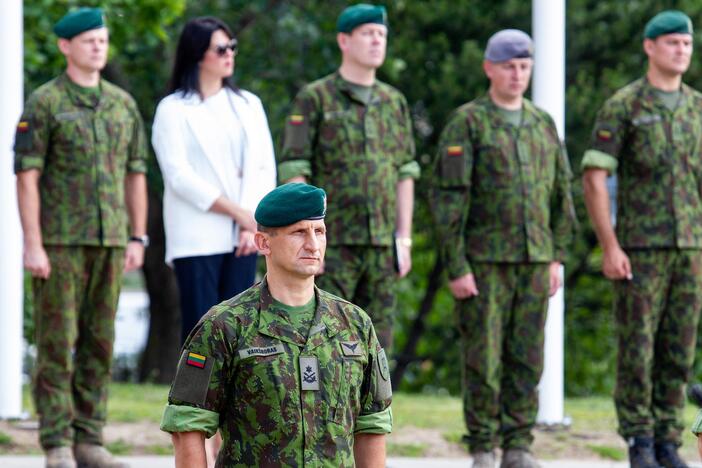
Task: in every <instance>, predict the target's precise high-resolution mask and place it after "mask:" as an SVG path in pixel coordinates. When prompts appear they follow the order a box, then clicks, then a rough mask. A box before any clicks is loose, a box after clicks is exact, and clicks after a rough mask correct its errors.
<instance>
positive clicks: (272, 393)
mask: <svg viewBox="0 0 702 468" xmlns="http://www.w3.org/2000/svg"><path fill="white" fill-rule="evenodd" d="M249 351H253V352H249ZM295 373H296V368H295V365H294V363H293V356H292V355H291V353H290V352H286V351H285V346H284V345H282V344H277V345H271V346H264V347H260V348H248V349H244V350H240V351H239V356H238V359H237V360H236V363H235V366H234V380H235V382H236V383H235V385H233V388H234V389H236V394H234V395H232V398H231V401H232V403H233V404H234V405H235V406H236V408H237V414H248V413H249V412H250V411H251V410H252V409H254V410H256V411H258V410H259V409H264V408H265V413H266V415H267V417H268V418H269V419H270V418H273V420H282V419H281V418H283V414H282V413H283V412H282V408H283V407H285V406H286V405H287V404H288V403H287V402H288V401H289V400H290V399H291V398H295V394H297V395H298V397H299V393H297V392H291V391H290V389H291V388H296V384H295V382H296V381H295V375H296V374H295ZM276 418H277V419H276Z"/></svg>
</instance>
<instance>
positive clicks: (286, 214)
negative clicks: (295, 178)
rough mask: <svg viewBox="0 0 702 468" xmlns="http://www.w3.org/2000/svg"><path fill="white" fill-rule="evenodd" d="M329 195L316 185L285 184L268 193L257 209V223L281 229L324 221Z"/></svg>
mask: <svg viewBox="0 0 702 468" xmlns="http://www.w3.org/2000/svg"><path fill="white" fill-rule="evenodd" d="M326 214H327V194H326V193H325V192H324V190H322V189H321V188H317V187H315V186H314V185H309V184H302V183H299V182H296V183H291V184H284V185H281V186H279V187H276V188H275V189H273V190H271V191H270V192H268V194H267V195H266V196H265V197H263V199H262V200H261V202H260V203H259V204H258V207H256V213H255V215H254V216H255V218H256V222H257V223H258V224H260V225H261V226H265V227H281V226H289V225H291V224H295V223H296V222H298V221H302V220H305V219H324V215H326Z"/></svg>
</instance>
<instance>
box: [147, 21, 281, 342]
mask: <svg viewBox="0 0 702 468" xmlns="http://www.w3.org/2000/svg"><path fill="white" fill-rule="evenodd" d="M236 52H237V42H236V39H235V38H234V36H233V35H232V33H231V31H230V29H229V28H228V27H227V25H226V24H224V23H223V22H222V21H221V20H219V19H217V18H212V17H204V18H195V19H193V20H190V21H189V22H188V23H187V24H186V25H185V27H184V29H183V32H182V33H181V35H180V39H179V41H178V47H177V51H176V58H175V64H174V67H173V75H172V77H171V83H170V89H169V92H170V93H171V94H169V95H168V96H167V97H166V98H164V99H163V100H162V101H161V102H160V103H159V105H158V108H157V109H156V116H155V118H154V125H153V137H152V143H153V146H154V149H155V150H156V157H157V159H158V163H159V166H160V167H161V172H162V174H163V180H164V183H165V191H164V199H163V218H164V224H165V229H166V262H168V263H169V264H172V265H173V266H174V269H175V273H176V277H177V278H178V286H179V289H180V306H181V312H182V316H183V321H182V336H183V340H185V338H186V337H187V335H188V333H189V332H190V330H191V329H192V328H193V327H194V326H195V324H196V323H197V322H198V320H199V319H200V317H201V316H202V315H203V314H204V313H205V312H207V310H208V309H209V308H210V307H212V306H213V305H215V304H218V303H219V302H221V301H223V300H226V299H229V298H230V297H232V296H234V295H236V294H238V293H239V292H241V291H243V290H244V289H246V288H248V287H249V286H251V285H252V284H253V282H254V280H255V273H256V248H255V246H254V244H253V234H254V232H255V230H256V224H255V221H254V219H253V212H254V210H255V208H256V205H258V202H259V201H260V200H261V198H262V197H263V196H264V195H265V194H266V193H268V192H269V191H270V190H272V189H273V188H275V184H276V174H275V158H274V155H273V142H272V140H271V134H270V130H269V128H268V121H267V119H266V114H265V112H264V110H263V106H262V105H261V101H260V99H259V98H258V97H256V96H255V95H254V94H252V93H250V92H248V91H244V90H241V89H237V88H236V87H235V86H234V85H232V83H231V81H230V78H231V76H232V74H233V72H234V57H235V56H236Z"/></svg>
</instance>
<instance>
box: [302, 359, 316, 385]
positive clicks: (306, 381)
mask: <svg viewBox="0 0 702 468" xmlns="http://www.w3.org/2000/svg"><path fill="white" fill-rule="evenodd" d="M300 386H301V388H302V390H313V391H316V390H319V365H318V362H317V356H300Z"/></svg>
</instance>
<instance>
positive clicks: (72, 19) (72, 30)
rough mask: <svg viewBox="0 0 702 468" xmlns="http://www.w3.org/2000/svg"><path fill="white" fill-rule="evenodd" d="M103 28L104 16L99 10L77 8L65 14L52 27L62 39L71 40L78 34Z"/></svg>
mask: <svg viewBox="0 0 702 468" xmlns="http://www.w3.org/2000/svg"><path fill="white" fill-rule="evenodd" d="M102 27H105V16H104V15H103V14H102V9H100V8H79V9H77V10H74V11H71V12H68V13H66V15H65V16H64V17H63V18H61V19H60V20H59V22H58V23H56V24H55V25H54V32H55V33H56V35H57V36H58V37H61V38H63V39H73V38H74V37H75V36H77V35H78V34H80V33H83V32H85V31H90V30H91V29H98V28H102Z"/></svg>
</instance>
